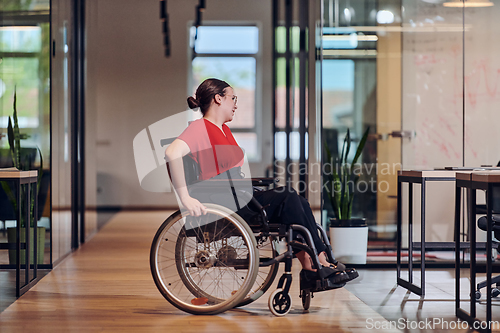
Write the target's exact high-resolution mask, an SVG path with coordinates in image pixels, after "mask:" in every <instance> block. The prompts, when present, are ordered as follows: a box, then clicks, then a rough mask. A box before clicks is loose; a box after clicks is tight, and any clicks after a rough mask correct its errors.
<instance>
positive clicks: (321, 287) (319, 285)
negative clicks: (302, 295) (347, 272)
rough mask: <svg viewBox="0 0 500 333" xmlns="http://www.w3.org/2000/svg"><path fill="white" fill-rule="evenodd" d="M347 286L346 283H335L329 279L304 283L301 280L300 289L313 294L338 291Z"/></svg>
mask: <svg viewBox="0 0 500 333" xmlns="http://www.w3.org/2000/svg"><path fill="white" fill-rule="evenodd" d="M343 286H345V282H342V283H333V282H331V281H330V280H329V279H320V280H315V281H304V280H302V279H301V280H300V289H301V290H309V291H311V292H313V293H317V292H320V291H326V290H332V289H338V288H342V287H343Z"/></svg>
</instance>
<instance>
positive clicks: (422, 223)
mask: <svg viewBox="0 0 500 333" xmlns="http://www.w3.org/2000/svg"><path fill="white" fill-rule="evenodd" d="M420 201H421V207H420V233H421V235H420V244H421V245H420V288H421V289H422V295H421V296H423V295H425V178H424V179H422V187H421V191H420Z"/></svg>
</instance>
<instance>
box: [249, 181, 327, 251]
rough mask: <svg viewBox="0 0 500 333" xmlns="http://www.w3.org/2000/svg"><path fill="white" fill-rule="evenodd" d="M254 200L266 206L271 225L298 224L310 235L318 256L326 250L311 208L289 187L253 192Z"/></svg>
mask: <svg viewBox="0 0 500 333" xmlns="http://www.w3.org/2000/svg"><path fill="white" fill-rule="evenodd" d="M253 196H254V198H255V199H256V200H257V201H258V202H259V203H260V204H261V205H262V206H266V205H269V206H268V207H266V213H267V216H268V218H269V221H270V222H271V223H280V224H286V225H290V224H299V225H302V226H304V227H306V228H307V230H309V232H310V233H311V236H312V239H313V242H314V246H315V247H316V250H317V251H318V254H319V253H321V252H323V251H324V250H325V249H326V246H325V244H324V243H323V241H322V240H321V238H320V237H319V235H318V229H317V226H316V221H315V219H314V215H313V212H312V210H311V206H310V205H309V202H307V200H306V199H304V198H303V197H302V196H300V195H298V193H297V192H296V191H295V190H294V189H293V188H291V187H288V186H287V187H278V188H275V189H272V190H268V191H255V192H254V193H253Z"/></svg>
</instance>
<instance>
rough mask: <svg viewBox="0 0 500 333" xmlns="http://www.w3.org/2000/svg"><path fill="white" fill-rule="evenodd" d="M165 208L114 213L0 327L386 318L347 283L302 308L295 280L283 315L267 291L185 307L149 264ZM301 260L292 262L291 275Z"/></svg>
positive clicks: (212, 325)
mask: <svg viewBox="0 0 500 333" xmlns="http://www.w3.org/2000/svg"><path fill="white" fill-rule="evenodd" d="M168 214H169V212H125V213H118V214H117V215H115V217H114V218H113V219H112V220H111V221H110V222H109V223H108V224H107V225H106V226H105V227H104V228H103V229H102V230H101V231H100V232H99V233H98V234H96V235H95V236H94V237H93V238H92V239H91V240H90V241H89V242H87V243H86V244H84V245H83V246H82V247H81V249H79V250H78V251H76V252H74V253H73V254H72V255H70V256H69V257H68V258H66V259H65V260H64V261H63V262H62V263H61V264H59V265H58V266H57V267H56V268H55V269H54V270H53V271H52V272H50V273H49V274H48V275H47V276H46V277H44V278H43V279H42V280H41V281H40V282H39V283H38V284H37V285H36V286H35V287H34V288H33V289H32V290H30V291H29V292H27V293H26V294H25V295H24V296H22V297H21V298H20V299H19V300H18V301H17V302H15V303H14V304H12V305H11V306H10V307H9V308H7V309H6V310H5V311H4V312H2V313H1V314H0V328H1V332H2V333H4V332H19V330H20V329H21V331H28V330H29V331H33V332H159V331H162V330H168V331H169V332H198V333H201V332H217V333H221V332H258V331H264V332H326V331H330V332H331V331H334V332H342V331H345V332H362V331H365V330H366V319H367V318H372V319H373V320H374V321H377V322H384V321H385V319H383V317H382V316H380V315H379V314H377V313H376V312H375V311H374V310H372V309H371V308H370V307H369V306H368V305H366V304H365V303H363V302H362V301H360V300H359V299H358V298H357V297H355V296H354V295H353V294H351V293H350V292H349V291H347V290H346V289H345V288H342V289H339V290H335V291H330V292H324V293H318V294H315V297H314V298H313V299H312V304H311V308H310V310H309V313H304V311H303V310H302V304H301V301H300V298H299V297H298V293H299V292H298V283H297V282H298V279H295V280H294V283H293V284H292V298H293V299H292V300H293V305H292V310H291V312H290V313H289V314H288V315H287V316H285V317H282V318H277V317H274V316H273V315H272V314H271V313H270V311H269V309H268V308H267V298H268V297H269V294H270V292H268V293H266V294H265V295H264V296H263V297H261V298H260V299H259V300H258V301H256V302H255V303H253V304H251V305H248V306H246V307H244V308H241V309H236V310H232V311H227V312H225V313H223V314H220V315H216V316H193V315H190V314H187V313H183V312H181V311H179V310H177V309H176V308H174V307H173V306H172V305H170V303H168V302H167V301H166V300H165V299H164V298H163V297H162V296H161V294H160V293H159V292H158V290H157V289H156V286H155V285H154V282H153V279H152V277H151V273H150V269H149V247H150V245H151V241H152V239H153V236H154V233H155V231H156V229H157V228H158V227H159V226H160V224H161V223H162V222H163V220H164V218H165V217H166V216H168ZM299 266H300V264H299V263H298V261H294V271H295V272H294V277H298V271H299ZM276 280H277V279H276ZM271 289H273V288H271Z"/></svg>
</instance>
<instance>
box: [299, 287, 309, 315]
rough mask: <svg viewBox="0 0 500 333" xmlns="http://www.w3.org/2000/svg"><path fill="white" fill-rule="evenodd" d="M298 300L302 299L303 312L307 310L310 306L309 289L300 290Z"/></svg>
mask: <svg viewBox="0 0 500 333" xmlns="http://www.w3.org/2000/svg"><path fill="white" fill-rule="evenodd" d="M300 298H301V299H302V307H303V308H304V310H309V307H310V306H311V291H310V290H309V289H302V290H301V291H300Z"/></svg>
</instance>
